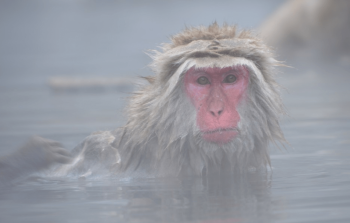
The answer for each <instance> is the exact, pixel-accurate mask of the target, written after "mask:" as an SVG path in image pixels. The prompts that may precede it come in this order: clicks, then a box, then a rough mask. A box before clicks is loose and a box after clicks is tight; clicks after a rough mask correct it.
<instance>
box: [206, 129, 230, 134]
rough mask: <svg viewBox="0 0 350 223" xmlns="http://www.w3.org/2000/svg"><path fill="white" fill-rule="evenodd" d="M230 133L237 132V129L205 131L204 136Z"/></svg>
mask: <svg viewBox="0 0 350 223" xmlns="http://www.w3.org/2000/svg"><path fill="white" fill-rule="evenodd" d="M229 131H234V132H237V128H219V129H214V130H208V131H203V134H214V133H224V132H229Z"/></svg>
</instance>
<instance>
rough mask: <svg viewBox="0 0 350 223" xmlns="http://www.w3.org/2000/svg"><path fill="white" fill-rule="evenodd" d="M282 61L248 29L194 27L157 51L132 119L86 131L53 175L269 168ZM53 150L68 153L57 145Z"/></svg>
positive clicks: (277, 134)
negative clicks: (111, 127) (101, 129)
mask: <svg viewBox="0 0 350 223" xmlns="http://www.w3.org/2000/svg"><path fill="white" fill-rule="evenodd" d="M278 65H280V64H279V63H278V61H276V60H275V59H274V58H273V57H272V54H271V52H270V50H269V48H268V47H266V46H265V45H264V44H263V42H262V41H260V40H259V39H258V38H256V37H254V36H253V35H252V34H251V33H250V32H248V31H242V32H238V31H237V30H236V27H235V26H228V25H224V26H222V27H220V26H219V25H217V24H216V23H214V24H212V25H210V26H209V27H198V28H188V29H186V30H184V31H183V32H182V33H180V34H177V35H175V36H173V37H172V38H171V43H169V44H165V45H163V47H162V52H158V51H154V55H153V63H152V64H151V68H152V70H153V72H154V74H155V75H154V76H151V77H147V78H146V79H147V80H148V83H147V84H145V85H144V86H141V87H140V89H139V90H138V91H136V92H135V93H134V94H133V96H132V97H131V100H130V103H129V106H128V107H127V110H126V112H127V116H128V121H127V123H126V125H125V126H123V127H121V128H118V129H116V130H115V131H105V132H97V133H94V134H92V135H90V136H88V137H87V138H86V139H85V140H84V141H83V142H82V143H81V144H80V145H78V146H77V147H76V148H75V149H73V151H72V157H73V158H72V161H71V163H69V164H66V165H61V166H57V165H56V167H55V168H52V170H51V172H50V174H51V175H55V176H64V175H75V176H88V175H94V174H99V175H100V174H101V173H108V174H109V173H115V174H119V175H121V176H133V177H137V176H161V177H162V176H188V175H199V176H203V175H207V174H210V173H226V172H227V173H230V172H234V171H236V170H238V171H240V172H244V171H248V170H256V169H259V168H261V167H265V168H266V166H267V165H269V163H270V159H269V153H268V144H269V143H270V142H282V143H283V142H284V136H283V133H282V131H281V129H280V125H279V118H280V116H281V114H282V113H283V105H282V101H281V98H280V95H279V89H278V85H277V83H276V82H275V80H274V77H273V74H274V67H275V66H278ZM41 140H42V139H41ZM24 149H25V148H24ZM22 150H23V148H22ZM29 152H34V154H32V156H34V157H37V156H39V155H40V154H36V153H39V152H40V151H39V150H38V151H34V150H33V149H32V151H29ZM52 154H54V155H55V156H56V157H57V156H58V155H59V157H60V156H63V155H65V154H64V153H63V152H62V151H61V150H58V149H57V148H56V152H55V153H52ZM60 158H62V157H60ZM67 158H68V157H67ZM44 161H46V162H47V160H46V159H45V158H42V160H41V161H38V163H40V162H44ZM58 161H59V162H60V161H61V162H66V161H67V160H66V159H59V160H58ZM18 162H19V161H18ZM21 162H29V161H27V157H21ZM52 162H54V160H52ZM32 165H38V164H35V163H32ZM45 166H46V165H45Z"/></svg>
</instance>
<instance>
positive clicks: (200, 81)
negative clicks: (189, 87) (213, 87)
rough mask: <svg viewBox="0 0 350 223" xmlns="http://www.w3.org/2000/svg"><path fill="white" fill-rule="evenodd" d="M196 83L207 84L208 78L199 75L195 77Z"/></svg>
mask: <svg viewBox="0 0 350 223" xmlns="http://www.w3.org/2000/svg"><path fill="white" fill-rule="evenodd" d="M197 83H198V84H200V85H206V84H209V80H208V78H206V77H204V76H201V77H199V78H198V79H197Z"/></svg>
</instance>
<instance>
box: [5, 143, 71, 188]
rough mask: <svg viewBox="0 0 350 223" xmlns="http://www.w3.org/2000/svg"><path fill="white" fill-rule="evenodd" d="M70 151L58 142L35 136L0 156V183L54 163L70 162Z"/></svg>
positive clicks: (24, 175)
mask: <svg viewBox="0 0 350 223" xmlns="http://www.w3.org/2000/svg"><path fill="white" fill-rule="evenodd" d="M71 160H72V158H71V155H70V153H69V152H68V151H67V150H65V149H63V148H62V145H61V144H60V143H58V142H55V141H51V140H47V139H44V138H40V137H33V138H32V139H30V140H29V141H28V142H27V143H26V144H25V145H23V146H22V147H21V148H19V149H18V150H17V151H15V152H13V153H11V154H9V155H6V156H3V157H0V184H5V183H8V182H11V181H13V180H16V179H18V178H20V177H26V176H29V175H30V174H32V173H34V172H37V171H40V170H43V169H46V168H48V167H50V166H51V165H53V164H57V163H62V164H65V163H69V162H71Z"/></svg>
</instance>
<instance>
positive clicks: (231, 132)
mask: <svg viewBox="0 0 350 223" xmlns="http://www.w3.org/2000/svg"><path fill="white" fill-rule="evenodd" d="M202 133H203V138H204V139H205V140H207V141H210V142H214V143H228V142H229V141H231V140H232V139H233V138H234V137H235V136H236V135H237V133H238V130H237V128H218V129H214V130H207V131H203V132H202Z"/></svg>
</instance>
